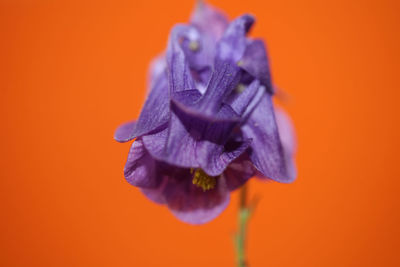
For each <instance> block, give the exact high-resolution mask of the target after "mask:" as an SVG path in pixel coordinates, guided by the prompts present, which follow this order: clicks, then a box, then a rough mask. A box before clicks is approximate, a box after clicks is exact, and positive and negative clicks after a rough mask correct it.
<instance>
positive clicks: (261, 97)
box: [115, 3, 295, 224]
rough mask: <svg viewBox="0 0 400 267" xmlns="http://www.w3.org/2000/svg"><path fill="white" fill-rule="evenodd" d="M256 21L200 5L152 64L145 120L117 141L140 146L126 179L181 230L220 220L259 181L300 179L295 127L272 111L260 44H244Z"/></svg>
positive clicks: (124, 129)
mask: <svg viewBox="0 0 400 267" xmlns="http://www.w3.org/2000/svg"><path fill="white" fill-rule="evenodd" d="M253 22H254V18H253V17H252V16H250V15H243V16H241V17H239V18H237V19H235V20H233V21H232V22H231V23H229V22H228V21H227V19H226V18H225V16H224V15H223V14H221V13H220V12H218V11H216V10H215V9H213V8H211V7H210V6H207V5H206V4H204V3H200V4H199V5H198V6H197V8H196V10H195V12H194V14H193V15H192V18H191V22H190V24H188V25H177V26H175V27H174V28H173V29H172V31H171V34H170V37H169V41H168V47H167V51H166V54H165V56H161V57H159V58H158V59H156V60H155V61H154V62H153V64H152V67H151V73H150V92H149V94H148V97H147V100H146V102H145V104H144V106H143V109H142V111H141V114H140V116H139V119H138V120H137V121H132V122H129V123H126V124H124V125H122V126H120V127H119V128H118V129H117V131H116V133H115V139H116V140H117V141H119V142H127V141H129V140H132V139H134V138H136V140H135V141H134V143H133V144H132V147H131V149H130V152H129V155H128V160H127V162H126V165H125V169H124V174H125V177H126V179H127V181H128V182H129V183H130V184H132V185H134V186H137V187H140V188H141V190H142V191H143V193H144V194H145V195H146V196H147V197H148V198H150V199H151V200H153V201H155V202H157V203H160V204H166V205H167V206H168V208H169V209H170V210H171V211H172V213H173V214H174V215H175V216H176V217H178V218H179V219H181V220H182V221H184V222H188V223H193V224H200V223H205V222H208V221H210V220H212V219H213V218H215V217H216V216H217V215H219V214H220V213H221V212H222V211H223V210H224V209H225V208H226V206H227V205H228V203H229V196H230V191H232V190H235V189H237V188H238V187H240V186H242V185H243V184H244V183H245V182H246V181H247V180H248V179H250V178H251V177H252V176H254V175H257V176H259V177H261V178H269V179H272V180H275V181H278V182H283V183H288V182H292V181H293V180H294V178H295V168H294V164H293V161H292V154H293V149H294V142H293V135H292V129H291V126H290V123H289V120H288V118H287V117H286V116H285V115H284V114H282V112H281V111H279V112H276V111H274V106H273V103H272V99H271V98H272V95H273V87H272V85H271V78H270V72H269V63H268V58H267V54H266V51H265V46H264V43H263V41H262V40H258V39H255V40H253V39H249V38H246V34H247V32H248V31H249V29H250V28H251V26H252V24H253Z"/></svg>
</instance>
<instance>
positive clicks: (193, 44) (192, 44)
mask: <svg viewBox="0 0 400 267" xmlns="http://www.w3.org/2000/svg"><path fill="white" fill-rule="evenodd" d="M189 48H190V50H192V51H197V50H198V49H199V43H198V42H197V41H191V42H190V43H189Z"/></svg>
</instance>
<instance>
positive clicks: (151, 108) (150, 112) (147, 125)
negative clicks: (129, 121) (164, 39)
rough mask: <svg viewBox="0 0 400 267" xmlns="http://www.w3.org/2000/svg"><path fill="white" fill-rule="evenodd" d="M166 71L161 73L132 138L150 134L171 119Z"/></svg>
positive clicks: (148, 97)
mask: <svg viewBox="0 0 400 267" xmlns="http://www.w3.org/2000/svg"><path fill="white" fill-rule="evenodd" d="M166 76H167V75H166V73H165V72H164V73H162V74H160V76H159V78H158V80H157V81H155V84H154V87H153V89H152V90H151V91H150V94H149V95H148V96H147V99H146V102H145V104H144V106H143V108H142V111H141V113H140V115H139V119H138V120H137V123H136V126H135V127H134V129H133V132H132V133H131V137H130V138H131V139H133V138H136V137H139V136H142V135H144V134H148V133H150V132H152V131H154V130H156V129H158V128H160V127H163V126H164V125H165V124H167V122H168V119H169V112H170V110H169V99H170V98H169V93H168V83H167V77H166Z"/></svg>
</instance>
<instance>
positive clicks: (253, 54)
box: [240, 40, 273, 93]
mask: <svg viewBox="0 0 400 267" xmlns="http://www.w3.org/2000/svg"><path fill="white" fill-rule="evenodd" d="M240 67H241V68H242V69H244V70H245V71H247V72H248V73H249V74H250V75H252V76H253V77H254V78H255V79H258V80H260V81H261V84H263V85H264V86H266V88H267V90H268V92H270V93H272V92H273V88H272V85H271V74H270V70H269V60H268V57H267V52H266V50H265V45H264V42H263V41H262V40H252V41H250V42H249V44H248V45H247V47H246V51H245V52H244V55H243V58H242V59H241V60H240Z"/></svg>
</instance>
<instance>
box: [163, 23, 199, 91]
mask: <svg viewBox="0 0 400 267" xmlns="http://www.w3.org/2000/svg"><path fill="white" fill-rule="evenodd" d="M192 32H193V33H194V32H195V29H193V27H190V26H186V25H177V26H175V27H174V28H173V29H172V32H171V35H170V38H169V41H168V48H167V67H168V83H169V90H170V92H178V91H183V90H188V89H195V85H194V81H193V78H192V75H191V73H190V69H189V64H188V61H187V59H186V55H185V52H184V50H183V49H182V47H181V43H182V42H183V41H184V40H185V39H190V37H191V34H192Z"/></svg>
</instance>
